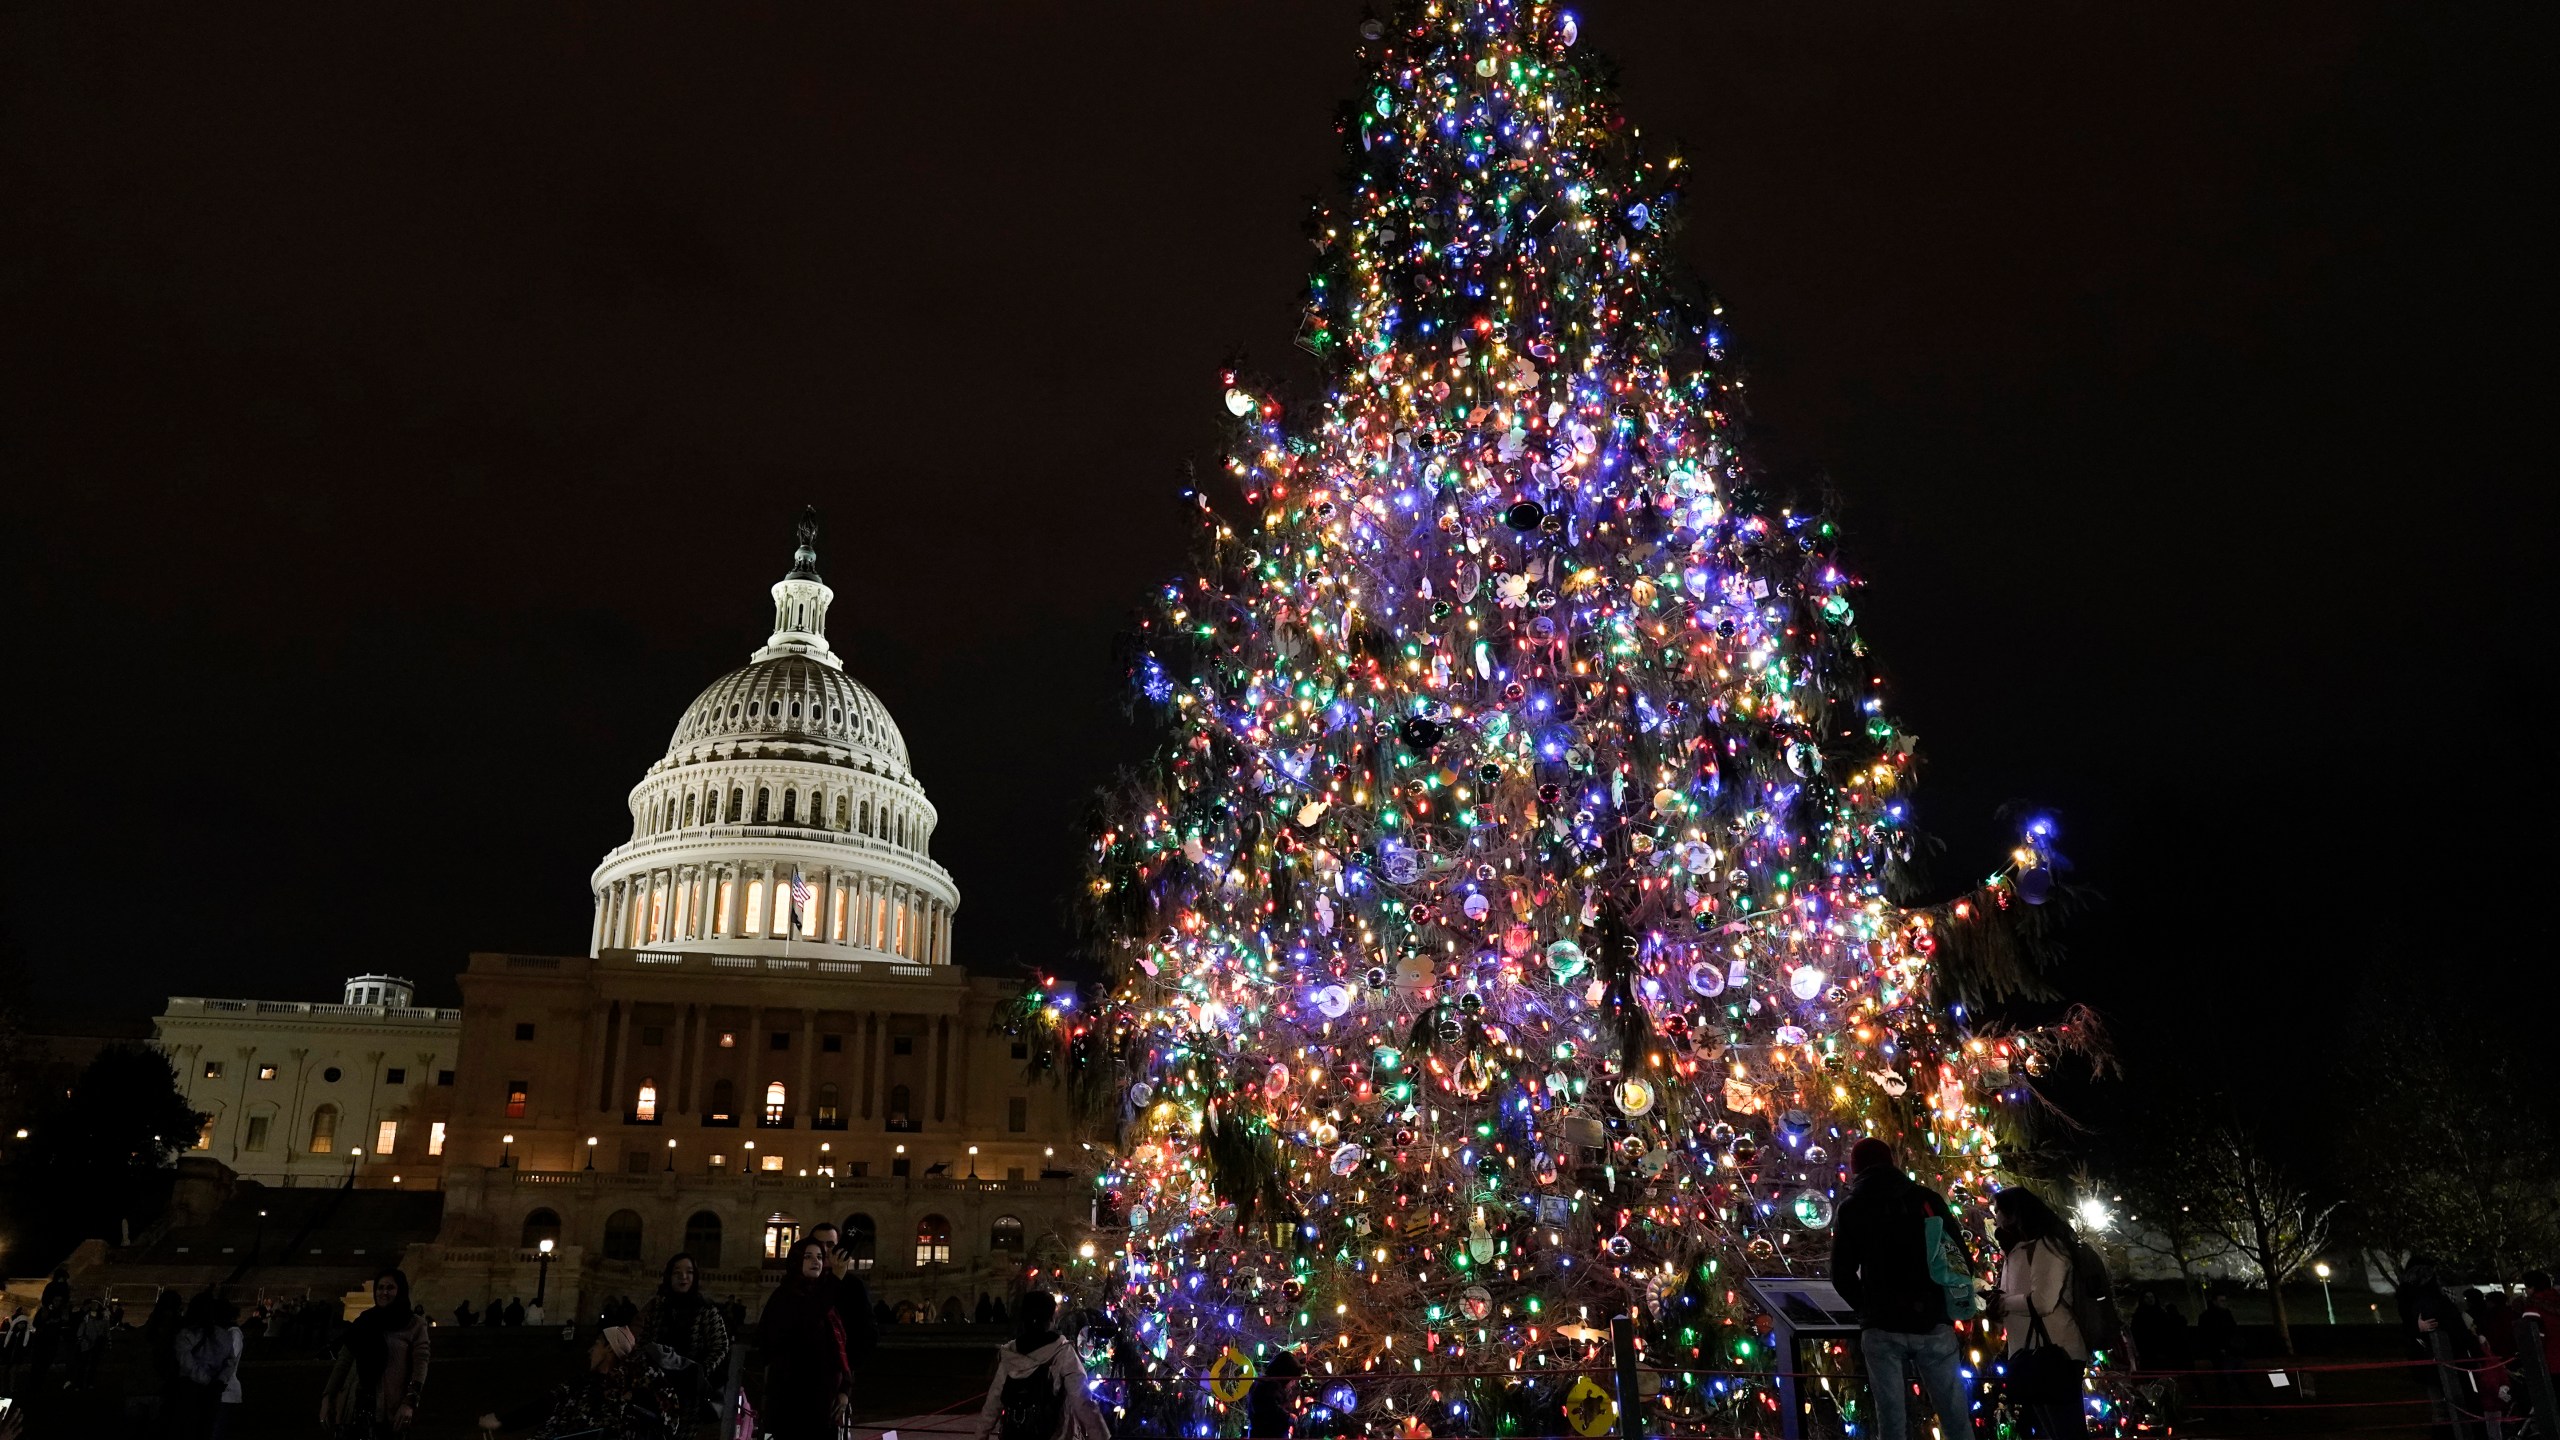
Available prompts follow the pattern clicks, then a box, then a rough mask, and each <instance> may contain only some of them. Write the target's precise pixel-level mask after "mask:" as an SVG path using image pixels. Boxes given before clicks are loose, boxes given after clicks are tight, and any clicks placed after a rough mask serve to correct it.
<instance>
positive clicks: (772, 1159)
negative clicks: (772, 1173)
mask: <svg viewBox="0 0 2560 1440" xmlns="http://www.w3.org/2000/svg"><path fill="white" fill-rule="evenodd" d="M764 1168H765V1169H767V1170H779V1169H781V1168H782V1157H781V1156H779V1155H767V1156H765V1157H764Z"/></svg>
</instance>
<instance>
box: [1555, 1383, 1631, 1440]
mask: <svg viewBox="0 0 2560 1440" xmlns="http://www.w3.org/2000/svg"><path fill="white" fill-rule="evenodd" d="M1564 1422H1565V1423H1566V1424H1568V1425H1570V1426H1572V1427H1573V1431H1574V1433H1575V1434H1577V1435H1593V1436H1598V1435H1606V1434H1608V1433H1609V1430H1610V1427H1612V1426H1614V1425H1616V1424H1617V1423H1618V1402H1617V1401H1615V1400H1612V1399H1610V1398H1609V1392H1608V1391H1606V1390H1603V1389H1601V1388H1600V1387H1599V1386H1598V1385H1596V1384H1594V1383H1593V1382H1592V1379H1591V1377H1590V1376H1588V1375H1585V1376H1583V1377H1582V1378H1581V1379H1579V1380H1576V1381H1574V1382H1573V1388H1572V1389H1571V1390H1568V1391H1566V1392H1565V1395H1564Z"/></svg>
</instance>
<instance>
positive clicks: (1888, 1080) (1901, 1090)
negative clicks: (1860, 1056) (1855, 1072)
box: [1867, 1070, 1911, 1099]
mask: <svg viewBox="0 0 2560 1440" xmlns="http://www.w3.org/2000/svg"><path fill="white" fill-rule="evenodd" d="M1867 1078H1868V1079H1870V1080H1873V1081H1874V1082H1876V1088H1877V1089H1879V1090H1881V1091H1883V1092H1884V1093H1886V1094H1887V1095H1891V1096H1893V1097H1894V1098H1896V1099H1900V1098H1901V1097H1902V1096H1904V1095H1907V1094H1909V1093H1910V1092H1911V1082H1910V1081H1908V1080H1905V1079H1903V1078H1902V1072H1901V1071H1899V1070H1878V1071H1876V1072H1874V1073H1873V1074H1871V1075H1869V1076H1868V1077H1867Z"/></svg>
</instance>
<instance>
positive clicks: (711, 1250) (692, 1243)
mask: <svg viewBox="0 0 2560 1440" xmlns="http://www.w3.org/2000/svg"><path fill="white" fill-rule="evenodd" d="M684 1253H686V1254H687V1255H690V1256H692V1257H693V1263H694V1264H695V1265H696V1266H697V1267H699V1268H701V1269H704V1270H717V1269H719V1268H720V1217H719V1216H717V1215H714V1214H712V1213H711V1212H710V1211H708V1210H696V1211H694V1212H693V1213H692V1214H691V1215H688V1216H686V1217H685V1222H684Z"/></svg>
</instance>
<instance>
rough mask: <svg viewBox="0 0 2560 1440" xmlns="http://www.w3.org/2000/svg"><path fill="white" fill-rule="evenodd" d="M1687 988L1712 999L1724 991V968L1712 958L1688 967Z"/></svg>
mask: <svg viewBox="0 0 2560 1440" xmlns="http://www.w3.org/2000/svg"><path fill="white" fill-rule="evenodd" d="M1689 988H1690V989H1692V990H1695V991H1697V992H1698V993H1699V994H1701V995H1704V996H1706V997H1707V998H1708V999H1710V1000H1712V999H1714V998H1715V997H1717V996H1718V995H1721V994H1723V993H1724V968H1723V967H1722V966H1720V965H1718V964H1716V962H1714V961H1713V960H1701V961H1699V962H1698V963H1697V964H1695V965H1692V966H1690V967H1689Z"/></svg>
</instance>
